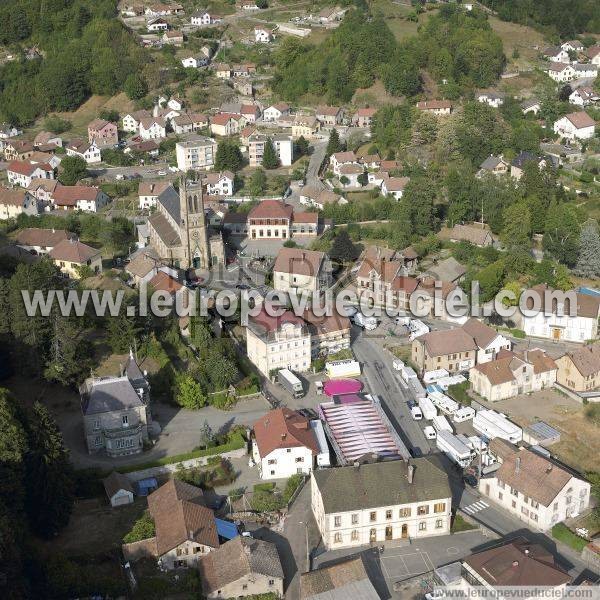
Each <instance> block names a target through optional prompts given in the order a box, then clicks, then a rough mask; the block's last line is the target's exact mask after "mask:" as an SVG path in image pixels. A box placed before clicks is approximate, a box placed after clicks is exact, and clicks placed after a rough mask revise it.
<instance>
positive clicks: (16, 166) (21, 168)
mask: <svg viewBox="0 0 600 600" xmlns="http://www.w3.org/2000/svg"><path fill="white" fill-rule="evenodd" d="M36 169H42V170H43V171H47V172H49V173H52V172H53V171H54V169H53V168H52V167H51V166H50V165H49V164H48V163H32V162H29V161H28V160H13V161H12V162H11V163H9V165H8V167H7V168H6V170H7V171H11V172H13V173H19V175H25V176H27V177H29V176H30V175H31V174H32V173H33V172H34V171H35V170H36Z"/></svg>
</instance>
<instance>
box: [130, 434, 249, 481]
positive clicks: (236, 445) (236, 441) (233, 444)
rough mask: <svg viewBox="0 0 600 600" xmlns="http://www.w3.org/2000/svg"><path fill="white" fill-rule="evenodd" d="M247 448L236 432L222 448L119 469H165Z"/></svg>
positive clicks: (193, 452)
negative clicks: (168, 466) (184, 462)
mask: <svg viewBox="0 0 600 600" xmlns="http://www.w3.org/2000/svg"><path fill="white" fill-rule="evenodd" d="M245 446H246V440H245V439H244V437H243V436H242V434H241V433H240V432H236V433H234V434H232V435H231V438H230V439H229V441H228V442H227V443H226V444H222V445H221V446H213V447H212V448H203V449H202V450H193V451H192V452H186V453H185V454H177V455H175V456H165V457H164V458H159V459H158V460H153V461H151V462H147V463H142V464H139V465H130V466H128V467H125V468H123V469H119V471H120V472H121V473H131V472H133V471H143V470H145V469H152V468H153V467H163V466H164V465H172V464H175V463H180V462H183V461H184V460H191V459H192V458H201V457H203V456H214V455H215V454H223V453H225V452H231V451H233V450H239V449H240V448H244V447H245Z"/></svg>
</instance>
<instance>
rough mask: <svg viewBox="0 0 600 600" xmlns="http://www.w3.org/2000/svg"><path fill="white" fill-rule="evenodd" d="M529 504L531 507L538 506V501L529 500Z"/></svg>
mask: <svg viewBox="0 0 600 600" xmlns="http://www.w3.org/2000/svg"><path fill="white" fill-rule="evenodd" d="M531 506H532V507H533V508H539V507H540V504H539V502H536V501H535V500H532V501H531Z"/></svg>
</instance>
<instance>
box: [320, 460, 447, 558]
mask: <svg viewBox="0 0 600 600" xmlns="http://www.w3.org/2000/svg"><path fill="white" fill-rule="evenodd" d="M451 503H452V492H451V491H450V486H449V484H448V476H447V475H446V473H444V471H442V470H441V469H440V468H439V467H437V466H435V465H434V464H433V463H432V462H430V461H429V460H428V459H427V458H415V459H411V460H410V462H408V461H404V460H390V461H383V462H377V463H371V464H369V463H367V464H359V463H357V464H356V465H351V466H345V467H338V468H334V469H319V470H316V471H313V472H312V474H311V505H312V511H313V514H314V517H315V520H316V522H317V527H318V528H319V532H320V533H321V538H322V539H323V544H324V546H325V548H326V549H327V550H335V549H339V548H350V547H353V546H361V545H365V544H373V543H381V542H385V541H392V540H402V539H405V540H410V539H416V538H423V537H431V536H436V535H447V534H449V533H450V518H451V514H450V513H451Z"/></svg>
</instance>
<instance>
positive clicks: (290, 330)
mask: <svg viewBox="0 0 600 600" xmlns="http://www.w3.org/2000/svg"><path fill="white" fill-rule="evenodd" d="M310 348H311V346H310V332H309V331H308V327H307V326H306V323H305V322H304V320H303V319H302V318H301V317H297V316H296V315H294V313H293V312H291V311H285V312H284V313H283V314H282V315H281V316H279V317H272V316H270V315H269V314H267V313H266V311H265V310H263V311H262V312H260V313H259V314H258V315H257V316H255V317H251V318H250V319H249V322H248V327H246V353H247V355H248V358H249V359H250V360H251V361H252V363H253V364H254V365H256V367H257V368H258V370H259V371H260V372H261V373H262V374H263V375H265V376H266V377H269V376H270V375H271V374H272V372H274V371H276V370H279V369H291V370H292V371H299V372H303V371H307V370H308V369H309V368H310V361H311V356H310Z"/></svg>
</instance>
